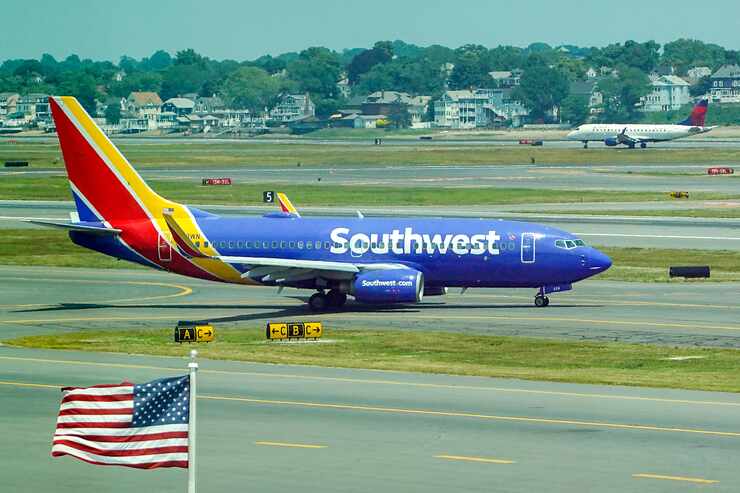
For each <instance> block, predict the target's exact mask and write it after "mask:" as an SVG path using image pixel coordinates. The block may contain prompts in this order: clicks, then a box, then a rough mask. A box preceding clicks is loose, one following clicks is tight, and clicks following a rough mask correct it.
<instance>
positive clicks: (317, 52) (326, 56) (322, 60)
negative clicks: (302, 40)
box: [288, 47, 342, 99]
mask: <svg viewBox="0 0 740 493" xmlns="http://www.w3.org/2000/svg"><path fill="white" fill-rule="evenodd" d="M341 73H342V64H341V62H340V58H339V55H338V54H337V53H335V52H333V51H331V50H329V49H327V48H323V47H312V48H308V49H307V50H303V51H302V52H301V53H300V55H299V56H298V59H297V60H294V61H292V62H290V63H289V64H288V77H290V79H292V80H293V81H295V82H296V84H297V86H298V90H299V91H301V92H308V93H310V94H311V96H312V97H315V98H316V99H321V98H328V99H334V98H336V97H337V95H338V91H339V89H338V88H337V81H338V80H339V77H340V75H341Z"/></svg>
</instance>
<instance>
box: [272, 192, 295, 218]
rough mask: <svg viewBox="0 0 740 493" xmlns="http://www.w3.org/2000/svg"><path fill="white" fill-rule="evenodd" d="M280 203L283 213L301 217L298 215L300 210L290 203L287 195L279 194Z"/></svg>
mask: <svg viewBox="0 0 740 493" xmlns="http://www.w3.org/2000/svg"><path fill="white" fill-rule="evenodd" d="M277 196H278V202H279V203H280V209H281V210H282V211H283V212H287V213H289V214H293V215H294V216H298V217H301V215H300V214H299V213H298V209H296V208H295V207H294V206H293V203H292V202H291V201H290V199H289V198H288V196H287V195H285V194H284V193H283V192H278V194H277Z"/></svg>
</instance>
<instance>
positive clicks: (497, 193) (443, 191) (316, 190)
mask: <svg viewBox="0 0 740 493" xmlns="http://www.w3.org/2000/svg"><path fill="white" fill-rule="evenodd" d="M206 174H207V172H204V176H205V175H206ZM148 183H149V184H150V185H151V186H152V188H153V189H154V190H155V191H157V192H158V193H159V194H161V195H163V196H164V197H167V198H168V199H171V200H175V201H179V202H185V203H208V204H224V205H262V192H263V191H264V190H275V191H281V192H285V193H287V194H288V196H289V197H290V199H291V200H292V201H293V202H294V203H296V204H297V205H298V206H299V207H300V206H318V205H324V206H331V205H333V206H393V205H408V206H427V205H439V206H446V205H456V206H464V205H510V204H526V205H531V204H535V203H543V202H544V203H579V202H644V201H669V200H673V199H671V198H670V196H669V195H668V194H667V193H661V192H630V191H607V190H603V191H602V190H544V189H536V188H497V187H475V188H473V187H466V188H450V187H403V186H397V187H388V186H364V185H363V186H360V185H351V186H347V185H342V186H337V184H335V183H331V180H330V179H327V180H324V181H322V182H321V183H318V182H317V183H313V184H301V185H291V184H281V183H235V184H234V185H231V186H203V185H202V184H201V183H200V181H199V180H156V179H155V180H148ZM692 198H693V199H694V200H723V199H732V198H740V192H739V193H737V194H726V193H713V192H696V193H693V194H692ZM31 199H33V200H70V199H71V194H70V191H69V182H68V181H67V178H66V177H63V176H33V177H29V176H27V175H17V176H4V177H2V179H0V200H31Z"/></svg>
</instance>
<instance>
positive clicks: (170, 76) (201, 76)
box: [160, 64, 208, 100]
mask: <svg viewBox="0 0 740 493" xmlns="http://www.w3.org/2000/svg"><path fill="white" fill-rule="evenodd" d="M207 78H208V73H207V72H206V71H205V70H204V69H203V68H202V67H199V66H198V65H183V64H179V65H178V64H175V65H172V66H171V67H169V68H168V69H167V70H165V71H164V74H163V77H162V88H161V94H160V95H161V96H162V99H163V100H167V99H170V98H174V97H176V96H179V95H181V94H185V93H189V92H199V91H200V88H201V87H202V86H203V83H204V82H205V81H206V80H207Z"/></svg>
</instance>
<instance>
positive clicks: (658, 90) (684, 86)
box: [641, 75, 691, 112]
mask: <svg viewBox="0 0 740 493" xmlns="http://www.w3.org/2000/svg"><path fill="white" fill-rule="evenodd" d="M650 85H651V86H652V90H651V91H650V93H648V94H647V95H646V96H643V97H642V98H641V100H642V111H646V112H652V111H675V110H678V109H681V107H682V106H684V105H686V104H689V102H691V95H690V94H689V83H688V82H686V81H685V80H683V79H682V78H681V77H678V76H676V75H661V76H658V77H653V78H652V81H651V83H650Z"/></svg>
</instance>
